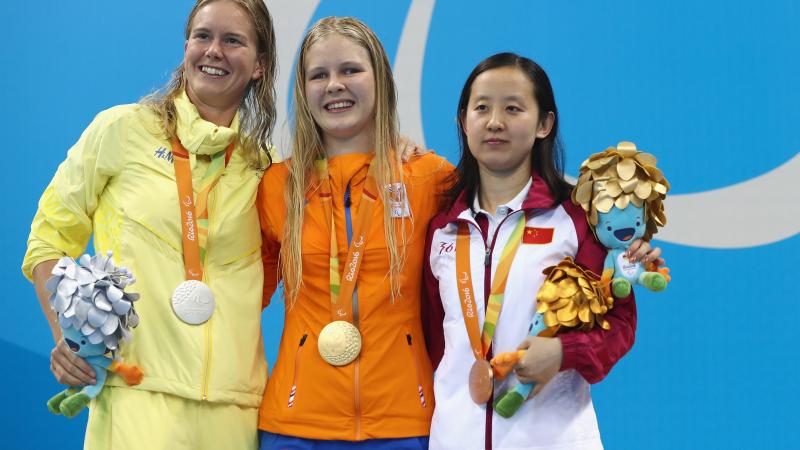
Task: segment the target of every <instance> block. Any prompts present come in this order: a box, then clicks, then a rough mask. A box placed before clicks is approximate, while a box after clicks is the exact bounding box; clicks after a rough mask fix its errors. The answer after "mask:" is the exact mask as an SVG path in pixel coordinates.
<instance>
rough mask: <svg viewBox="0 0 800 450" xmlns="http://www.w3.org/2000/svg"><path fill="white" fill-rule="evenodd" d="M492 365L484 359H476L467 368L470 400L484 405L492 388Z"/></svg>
mask: <svg viewBox="0 0 800 450" xmlns="http://www.w3.org/2000/svg"><path fill="white" fill-rule="evenodd" d="M492 378H493V375H492V366H491V365H490V364H489V361H486V360H485V359H477V360H475V362H474V363H473V364H472V368H471V369H470V370H469V396H470V397H472V401H473V402H475V403H477V404H479V405H484V404H486V402H488V401H489V398H490V397H491V396H492V390H493V389H494V382H493V380H492Z"/></svg>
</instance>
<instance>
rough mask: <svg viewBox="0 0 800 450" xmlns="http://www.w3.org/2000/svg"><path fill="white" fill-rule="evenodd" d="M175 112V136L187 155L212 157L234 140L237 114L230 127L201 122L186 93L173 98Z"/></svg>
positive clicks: (237, 128) (237, 126)
mask: <svg viewBox="0 0 800 450" xmlns="http://www.w3.org/2000/svg"><path fill="white" fill-rule="evenodd" d="M175 110H176V112H177V116H178V117H177V122H178V124H177V131H176V132H177V134H178V139H180V141H181V144H182V145H183V147H184V148H186V150H187V151H188V152H189V153H194V154H197V155H213V154H214V153H217V152H219V151H222V150H225V147H227V146H228V144H230V143H231V141H233V139H235V138H236V135H237V133H238V130H239V113H238V112H237V113H236V115H235V116H234V117H233V122H232V123H231V126H230V127H220V126H217V125H214V124H213V123H211V122H208V121H206V120H203V118H201V117H200V114H199V113H198V112H197V108H196V107H195V106H194V104H192V102H191V101H190V100H189V97H188V96H187V95H186V92H181V94H180V95H179V96H178V97H176V98H175Z"/></svg>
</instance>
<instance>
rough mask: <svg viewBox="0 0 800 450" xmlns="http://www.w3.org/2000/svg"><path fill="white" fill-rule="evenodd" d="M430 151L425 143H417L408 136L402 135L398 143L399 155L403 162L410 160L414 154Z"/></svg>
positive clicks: (419, 154) (418, 154)
mask: <svg viewBox="0 0 800 450" xmlns="http://www.w3.org/2000/svg"><path fill="white" fill-rule="evenodd" d="M429 152H430V150H428V149H427V148H425V146H424V145H420V144H417V143H416V142H414V141H412V140H411V138H409V137H408V136H400V139H399V141H398V143H397V156H398V157H399V158H400V160H401V161H402V162H408V160H409V159H411V158H412V157H414V156H421V155H424V154H426V153H429Z"/></svg>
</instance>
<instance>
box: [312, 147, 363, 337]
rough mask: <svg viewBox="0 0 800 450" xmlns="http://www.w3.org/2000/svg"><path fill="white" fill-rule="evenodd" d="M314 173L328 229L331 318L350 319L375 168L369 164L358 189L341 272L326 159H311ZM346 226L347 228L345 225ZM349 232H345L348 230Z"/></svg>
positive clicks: (354, 300) (361, 257) (351, 319)
mask: <svg viewBox="0 0 800 450" xmlns="http://www.w3.org/2000/svg"><path fill="white" fill-rule="evenodd" d="M315 166H316V169H317V176H318V178H319V180H320V183H321V185H320V199H321V200H322V206H323V207H324V208H325V215H326V217H327V219H328V227H329V228H330V230H331V236H330V239H331V245H330V259H329V266H330V274H329V277H330V292H331V317H332V318H333V320H346V321H348V322H351V323H352V322H353V304H354V303H355V302H356V295H355V291H356V283H357V282H358V272H359V270H360V269H361V262H362V261H363V260H364V253H365V249H366V243H367V232H368V231H369V227H370V224H371V222H372V213H373V211H374V210H375V203H376V200H377V198H378V186H377V183H376V182H375V174H374V172H375V169H374V166H373V164H372V163H370V165H369V170H368V172H367V179H366V182H365V183H364V188H363V189H362V191H361V202H360V203H359V206H358V215H357V216H356V222H355V227H354V230H353V234H352V239H351V241H350V242H349V247H348V252H347V259H346V260H345V264H344V271H340V270H339V245H338V242H337V240H336V223H335V219H334V217H333V207H332V205H331V202H332V194H331V182H330V177H329V175H328V160H327V159H325V158H320V159H317V160H316V162H315ZM348 228H349V227H348ZM348 234H349V233H348Z"/></svg>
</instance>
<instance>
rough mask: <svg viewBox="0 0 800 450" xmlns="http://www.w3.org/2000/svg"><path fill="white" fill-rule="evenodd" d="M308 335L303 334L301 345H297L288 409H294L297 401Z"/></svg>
mask: <svg viewBox="0 0 800 450" xmlns="http://www.w3.org/2000/svg"><path fill="white" fill-rule="evenodd" d="M307 338H308V334H307V333H306V334H303V337H301V338H300V343H299V344H298V345H297V351H296V352H295V354H294V373H293V374H292V387H291V388H290V389H289V399H288V401H287V405H286V406H287V408H289V409H292V408H294V404H295V402H296V401H297V380H298V379H299V378H300V361H301V356H302V353H303V346H304V345H305V343H306V339H307Z"/></svg>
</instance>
